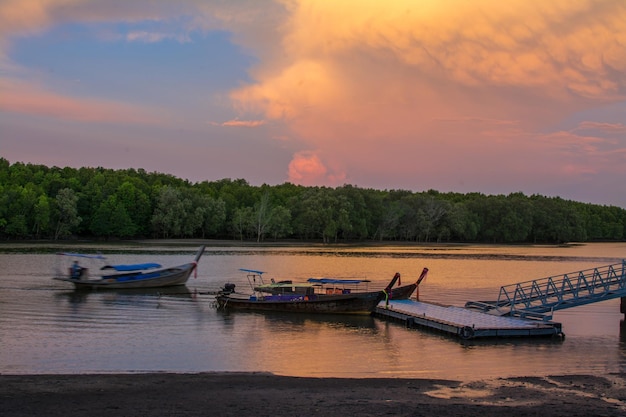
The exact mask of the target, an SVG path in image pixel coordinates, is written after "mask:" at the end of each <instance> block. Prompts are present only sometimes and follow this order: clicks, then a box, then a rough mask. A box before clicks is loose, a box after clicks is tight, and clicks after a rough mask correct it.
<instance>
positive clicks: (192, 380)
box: [0, 373, 626, 417]
mask: <svg viewBox="0 0 626 417" xmlns="http://www.w3.org/2000/svg"><path fill="white" fill-rule="evenodd" d="M0 410H1V413H2V416H3V417H14V416H38V417H43V416H52V417H55V416H64V417H72V416H93V417H98V416H117V417H119V416H157V417H158V416H168V417H171V416H239V417H241V416H309V415H314V416H356V415H358V416H382V415H393V416H459V417H461V416H463V417H472V416H480V417H490V416H494V417H495V416H497V417H502V416H505V415H514V416H516V417H519V416H567V417H572V416H623V415H626V374H610V375H605V376H603V377H598V376H586V375H580V376H571V375H566V376H550V377H542V378H534V377H533V378H509V379H494V380H483V381H475V382H465V383H461V382H456V381H444V380H429V379H341V378H294V377H282V376H274V375H269V374H248V373H245V374H244V373H203V374H169V373H153V374H128V375H0Z"/></svg>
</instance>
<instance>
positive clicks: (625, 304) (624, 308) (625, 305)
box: [619, 297, 626, 316]
mask: <svg viewBox="0 0 626 417" xmlns="http://www.w3.org/2000/svg"><path fill="white" fill-rule="evenodd" d="M619 311H621V312H622V314H623V315H625V316H626V297H622V302H621V303H620V306H619Z"/></svg>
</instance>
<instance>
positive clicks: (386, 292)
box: [216, 268, 428, 314]
mask: <svg viewBox="0 0 626 417" xmlns="http://www.w3.org/2000/svg"><path fill="white" fill-rule="evenodd" d="M242 271H244V272H246V273H247V274H248V275H247V278H248V282H249V283H250V285H251V287H252V288H253V290H254V291H253V294H252V295H249V294H242V293H238V292H236V291H235V288H236V285H235V284H233V283H227V284H225V285H224V288H222V289H221V290H220V291H219V292H218V294H217V295H216V301H217V307H218V309H224V310H226V309H237V310H259V311H281V312H301V313H352V314H370V313H371V312H372V311H374V309H375V307H376V306H377V305H378V303H379V302H380V301H382V300H389V299H407V298H409V297H410V296H411V294H412V293H413V292H414V291H415V289H416V288H417V286H418V285H419V282H420V281H421V280H423V279H424V277H425V276H426V274H427V272H428V268H424V270H423V271H422V275H421V276H420V279H418V280H417V281H416V282H414V283H412V284H409V285H405V286H399V287H396V288H393V286H394V285H395V284H396V283H397V282H399V281H400V274H399V273H396V274H395V275H394V277H393V279H392V280H391V282H390V283H389V284H388V285H387V286H386V287H385V289H383V290H377V291H368V290H367V284H368V283H369V281H368V280H342V279H332V278H311V279H309V280H308V281H307V282H306V283H301V284H294V283H293V282H291V281H281V282H273V283H271V284H265V283H264V282H263V278H262V275H263V273H264V272H262V271H255V270H250V269H243V270H242ZM363 286H365V287H366V288H365V289H362V287H363Z"/></svg>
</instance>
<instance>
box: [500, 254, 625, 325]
mask: <svg viewBox="0 0 626 417" xmlns="http://www.w3.org/2000/svg"><path fill="white" fill-rule="evenodd" d="M618 297H626V260H622V262H620V263H615V264H611V265H606V266H602V267H598V268H592V269H586V270H583V271H578V272H571V273H567V274H563V275H559V276H552V277H547V278H541V279H536V280H532V281H526V282H520V283H517V284H511V285H505V286H502V287H500V294H499V295H498V301H497V302H496V304H495V306H494V307H495V308H496V309H498V310H499V311H503V310H505V311H507V313H508V314H509V315H512V316H522V317H526V316H529V318H530V317H535V318H537V317H542V318H543V319H544V320H548V319H551V316H552V312H553V311H555V310H560V309H564V308H569V307H575V306H579V305H584V304H589V303H594V302H598V301H603V300H609V299H612V298H618Z"/></svg>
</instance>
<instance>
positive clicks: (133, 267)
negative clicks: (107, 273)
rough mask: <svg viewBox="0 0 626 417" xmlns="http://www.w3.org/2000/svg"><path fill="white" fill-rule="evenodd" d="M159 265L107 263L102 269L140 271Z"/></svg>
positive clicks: (158, 266)
mask: <svg viewBox="0 0 626 417" xmlns="http://www.w3.org/2000/svg"><path fill="white" fill-rule="evenodd" d="M160 267H161V265H159V264H155V263H145V264H133V265H107V266H105V267H103V268H102V269H115V270H116V271H120V272H129V271H140V270H142V269H153V268H160Z"/></svg>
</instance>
